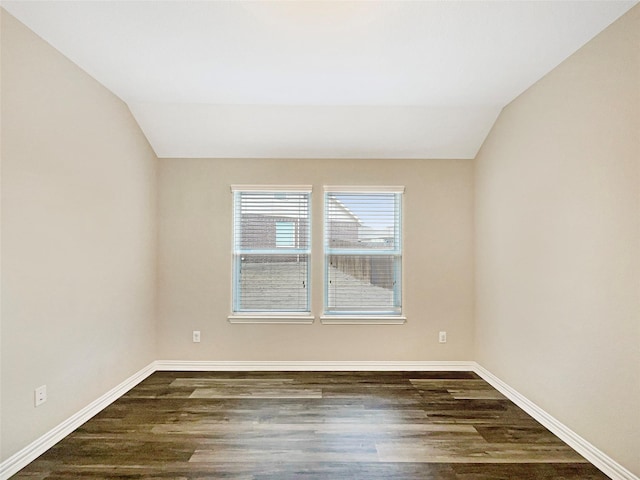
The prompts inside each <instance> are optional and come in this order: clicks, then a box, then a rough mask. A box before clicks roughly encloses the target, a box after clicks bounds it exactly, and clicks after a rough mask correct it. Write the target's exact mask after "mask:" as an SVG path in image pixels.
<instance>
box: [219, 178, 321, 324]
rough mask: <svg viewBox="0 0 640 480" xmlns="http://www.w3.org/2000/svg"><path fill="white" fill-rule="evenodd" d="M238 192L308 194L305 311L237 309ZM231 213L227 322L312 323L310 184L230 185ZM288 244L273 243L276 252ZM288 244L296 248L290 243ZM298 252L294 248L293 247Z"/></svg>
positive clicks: (284, 248)
mask: <svg viewBox="0 0 640 480" xmlns="http://www.w3.org/2000/svg"><path fill="white" fill-rule="evenodd" d="M238 192H264V193H276V194H278V193H282V194H286V193H307V194H308V195H309V245H308V247H307V249H306V250H305V252H304V254H305V255H307V262H308V264H307V280H306V282H307V306H308V311H304V312H278V311H264V312H253V311H251V312H246V311H236V288H237V281H238V276H237V275H238V273H237V271H236V268H237V256H238V255H239V254H240V252H238V251H236V244H235V242H236V240H235V239H236V231H237V230H236V228H237V226H236V193H238ZM231 193H232V197H233V198H232V203H233V207H232V209H233V213H232V228H231V235H232V248H233V251H232V254H231V262H232V275H231V282H232V285H231V311H232V313H231V314H230V315H229V316H228V317H227V319H228V321H229V322H230V323H260V324H262V323H277V324H281V323H284V324H312V323H313V321H314V319H315V317H314V316H313V315H312V314H311V223H312V210H311V193H312V187H311V186H310V185H231ZM286 248H287V247H276V249H278V250H279V252H278V254H280V253H282V250H286ZM291 248H295V245H293V246H292V247H291ZM296 252H297V251H296Z"/></svg>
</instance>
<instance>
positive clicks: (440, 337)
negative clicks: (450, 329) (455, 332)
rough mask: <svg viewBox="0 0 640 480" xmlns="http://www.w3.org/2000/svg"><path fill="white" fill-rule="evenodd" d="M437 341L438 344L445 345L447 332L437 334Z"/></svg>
mask: <svg viewBox="0 0 640 480" xmlns="http://www.w3.org/2000/svg"><path fill="white" fill-rule="evenodd" d="M438 341H439V342H440V343H447V332H440V333H439V334H438Z"/></svg>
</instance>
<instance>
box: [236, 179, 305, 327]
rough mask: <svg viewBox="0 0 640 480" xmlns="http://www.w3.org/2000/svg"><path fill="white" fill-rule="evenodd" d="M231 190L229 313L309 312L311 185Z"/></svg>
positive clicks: (293, 313) (301, 313)
mask: <svg viewBox="0 0 640 480" xmlns="http://www.w3.org/2000/svg"><path fill="white" fill-rule="evenodd" d="M232 191H233V197H234V199H233V202H234V214H233V267H234V268H233V313H234V315H245V314H247V315H252V314H253V315H256V314H265V315H273V314H284V315H287V314H288V315H296V314H300V315H303V314H309V312H310V306H309V298H310V295H309V291H310V289H309V260H310V259H309V254H310V245H311V241H310V232H309V231H310V224H309V215H310V196H311V189H310V187H304V188H302V187H300V188H296V187H286V188H283V187H247V186H244V187H241V186H238V187H232ZM230 319H231V317H230Z"/></svg>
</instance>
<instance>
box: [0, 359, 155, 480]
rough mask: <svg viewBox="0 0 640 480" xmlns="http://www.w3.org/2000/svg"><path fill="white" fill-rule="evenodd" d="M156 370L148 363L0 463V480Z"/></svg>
mask: <svg viewBox="0 0 640 480" xmlns="http://www.w3.org/2000/svg"><path fill="white" fill-rule="evenodd" d="M155 371H156V369H155V364H154V363H151V364H149V365H147V366H146V367H144V368H143V369H142V370H140V371H138V372H136V373H134V374H133V375H132V376H130V377H129V378H127V379H126V380H125V381H124V382H122V383H120V384H119V385H117V386H116V387H114V388H112V389H111V390H109V391H108V392H107V393H105V394H104V395H102V396H101V397H99V398H98V399H96V400H95V401H93V402H91V403H90V404H89V405H87V406H86V407H84V408H83V409H82V410H80V411H79V412H77V413H76V414H74V415H72V416H71V417H69V418H68V419H66V420H65V421H64V422H62V423H61V424H59V425H58V426H57V427H55V428H53V429H52V430H49V431H48V432H47V433H45V434H44V435H43V436H41V437H40V438H38V439H37V440H35V441H34V442H32V443H31V444H29V445H27V446H26V447H25V448H23V449H22V450H20V451H19V452H17V453H15V454H14V455H12V456H11V457H9V458H8V459H6V460H5V461H4V462H2V463H0V480H6V479H8V478H9V477H11V475H14V474H16V473H17V472H19V471H20V470H22V469H23V468H24V467H26V466H27V465H28V464H29V463H31V462H32V461H33V460H35V459H36V458H38V457H39V456H40V455H42V454H43V453H44V452H46V451H47V450H48V449H50V448H51V447H53V446H54V445H55V444H56V443H58V442H59V441H60V440H62V439H63V438H64V437H66V436H67V435H69V434H70V433H71V432H73V431H74V430H75V429H76V428H78V427H79V426H80V425H82V424H83V423H85V422H86V421H87V420H89V419H90V418H92V417H93V416H95V415H96V414H98V413H100V412H101V411H102V410H104V409H105V408H106V407H108V406H109V405H111V404H112V403H113V402H114V401H116V400H117V399H118V398H120V397H121V396H122V395H124V394H125V393H127V392H128V391H129V390H131V389H132V388H133V387H135V386H136V385H138V384H139V383H140V382H142V381H143V380H144V379H145V378H147V377H148V376H149V375H151V374H152V373H153V372H155Z"/></svg>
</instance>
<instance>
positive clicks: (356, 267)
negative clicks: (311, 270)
mask: <svg viewBox="0 0 640 480" xmlns="http://www.w3.org/2000/svg"><path fill="white" fill-rule="evenodd" d="M363 190H364V189H363ZM389 190H390V189H387V190H384V191H375V189H373V188H372V189H370V190H368V191H357V192H350V191H339V190H337V189H335V188H332V189H331V190H328V191H325V217H324V229H325V230H324V231H325V238H324V243H325V245H324V247H325V250H324V252H325V314H328V315H332V314H337V315H400V314H401V312H402V289H401V278H402V238H401V231H402V228H401V221H402V193H401V191H400V190H398V191H389Z"/></svg>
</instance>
